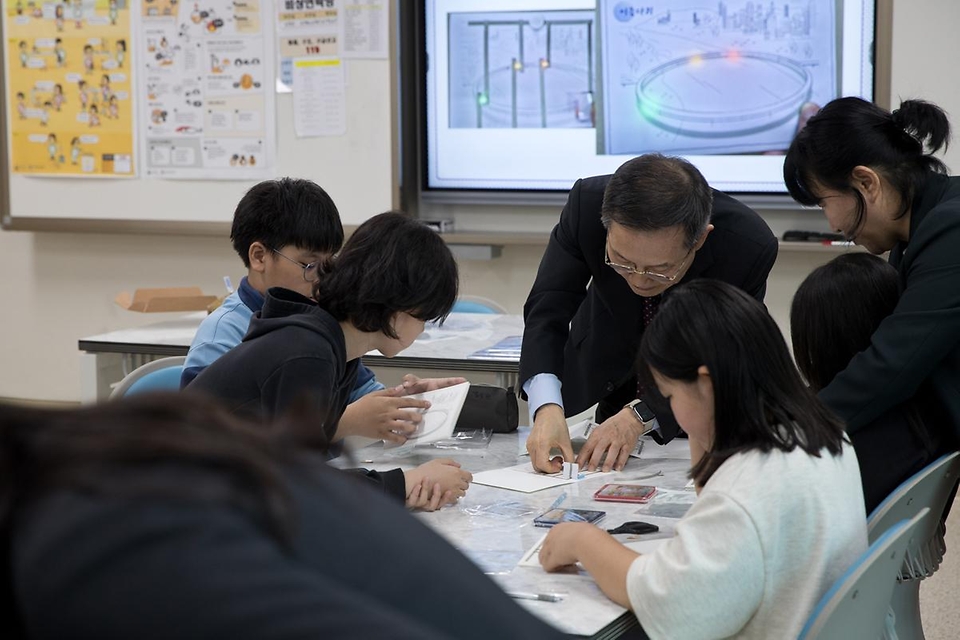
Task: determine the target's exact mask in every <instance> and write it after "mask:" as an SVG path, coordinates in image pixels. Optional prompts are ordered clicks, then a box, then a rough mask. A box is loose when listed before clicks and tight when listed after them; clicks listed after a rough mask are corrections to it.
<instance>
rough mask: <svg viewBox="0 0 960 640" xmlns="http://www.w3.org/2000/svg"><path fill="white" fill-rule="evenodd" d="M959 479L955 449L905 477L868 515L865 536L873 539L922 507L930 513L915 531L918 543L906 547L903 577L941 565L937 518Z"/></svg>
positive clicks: (923, 574) (927, 572) (919, 574)
mask: <svg viewBox="0 0 960 640" xmlns="http://www.w3.org/2000/svg"><path fill="white" fill-rule="evenodd" d="M958 481H960V452H957V451H954V452H953V453H949V454H946V455H944V456H941V457H939V458H937V459H936V460H934V461H933V462H931V463H930V464H928V465H927V466H926V467H924V468H923V469H921V470H920V471H918V472H917V473H915V474H914V475H913V476H911V477H909V478H907V479H906V480H904V481H903V482H902V483H901V484H900V486H899V487H897V488H896V489H895V490H894V491H893V493H891V494H890V495H889V496H887V498H886V499H885V500H884V501H883V502H881V503H880V504H879V505H878V506H877V508H876V509H874V510H873V513H871V514H870V516H869V517H868V518H867V536H868V537H869V539H870V540H871V541H872V540H874V539H876V538H878V537H879V536H881V535H883V532H884V531H886V530H887V529H888V528H890V526H891V525H892V524H894V523H895V522H899V521H900V520H905V519H908V518H912V517H913V516H914V515H915V514H916V513H917V512H918V511H919V510H920V509H922V508H924V507H929V509H930V511H931V513H933V517H932V518H930V519H929V521H928V522H926V523H925V524H924V527H925V528H924V530H923V531H920V532H919V533H918V535H917V545H916V546H914V547H910V548H909V549H908V550H907V560H906V562H905V563H904V568H903V577H904V578H924V577H927V576H929V575H931V574H932V573H933V572H934V571H936V570H937V568H938V567H939V566H940V562H941V561H942V560H943V549H942V544H940V535H939V529H940V526H941V525H940V519H941V515H942V514H943V511H944V509H945V508H946V505H947V500H949V499H950V496H951V495H953V490H954V488H955V487H956V486H957V482H958Z"/></svg>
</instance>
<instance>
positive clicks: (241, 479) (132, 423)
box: [0, 393, 323, 637]
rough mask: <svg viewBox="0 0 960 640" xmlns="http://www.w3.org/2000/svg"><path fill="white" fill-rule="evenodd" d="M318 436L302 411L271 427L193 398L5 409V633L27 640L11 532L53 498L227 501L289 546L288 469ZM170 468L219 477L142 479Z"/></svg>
mask: <svg viewBox="0 0 960 640" xmlns="http://www.w3.org/2000/svg"><path fill="white" fill-rule="evenodd" d="M317 431H319V430H318V429H317V428H316V424H315V422H313V421H312V418H311V417H310V414H308V413H306V412H304V411H301V410H295V411H294V412H292V413H291V414H290V416H289V417H287V418H284V419H282V420H280V421H278V422H276V423H274V425H273V426H272V427H269V428H265V427H264V425H262V424H260V423H252V422H248V421H246V420H244V419H242V418H240V417H237V416H235V415H233V414H231V413H230V412H228V411H227V410H225V409H223V408H221V407H220V406H218V405H217V403H216V402H215V401H214V400H212V399H211V398H209V397H206V396H202V395H200V394H189V393H185V394H172V393H152V394H146V393H144V394H141V395H136V396H131V397H130V398H125V399H122V400H119V401H113V402H108V403H103V404H99V405H92V406H85V407H81V408H71V409H50V408H36V407H24V406H16V405H11V404H3V403H0V554H2V555H0V620H3V621H5V623H4V624H2V625H0V627H3V628H4V630H5V631H7V632H8V633H9V632H10V629H11V628H12V629H13V630H14V632H13V637H21V635H22V637H26V636H25V634H24V632H23V630H22V628H21V629H18V627H22V622H21V621H20V619H19V615H18V614H17V612H16V610H15V600H14V596H13V584H12V572H11V569H12V568H11V565H10V563H11V553H10V552H11V543H12V534H13V527H14V522H15V520H16V518H17V516H18V514H20V513H21V512H23V511H25V510H26V509H27V508H29V506H30V505H31V504H32V503H33V502H35V501H36V500H37V499H39V498H42V497H43V496H44V495H45V494H47V493H49V492H53V491H57V490H71V491H82V492H90V493H96V494H100V495H110V496H117V497H126V498H131V499H136V498H138V497H151V496H153V497H161V498H165V499H175V500H194V501H206V502H219V503H223V502H225V503H229V504H233V505H235V506H237V507H239V508H241V509H244V510H245V511H247V512H248V513H250V514H251V516H252V517H253V518H254V519H255V520H256V521H257V522H259V523H261V524H262V526H263V527H264V529H265V530H266V531H267V532H268V533H269V534H270V535H272V536H274V537H275V538H276V539H277V540H278V541H279V542H280V543H281V544H285V545H288V544H290V543H291V542H292V539H293V535H294V529H295V526H296V513H295V505H294V502H293V499H292V496H291V495H290V493H289V490H288V489H287V488H286V485H285V484H284V482H283V479H282V469H283V467H284V466H286V463H288V462H292V461H294V460H295V456H296V451H297V450H298V447H297V446H296V445H302V444H306V445H308V446H310V447H313V448H320V449H322V448H323V446H322V445H321V446H320V447H316V446H315V440H316V436H315V434H316V432H317ZM171 464H173V465H178V466H179V467H181V468H184V467H195V468H197V469H201V470H204V469H205V470H212V471H214V472H215V473H216V476H211V479H210V482H208V483H202V484H197V481H196V477H195V476H192V475H191V476H189V477H190V478H191V479H190V480H189V481H184V480H183V479H182V478H181V477H180V476H179V475H177V474H169V475H153V474H151V475H143V474H142V472H143V471H145V470H146V469H148V468H149V467H150V466H152V465H171ZM321 466H322V465H321ZM313 467H315V465H311V469H313ZM123 471H128V473H126V474H125V475H123V476H122V481H119V482H118V476H117V473H116V472H123ZM18 631H19V633H20V635H17V632H18Z"/></svg>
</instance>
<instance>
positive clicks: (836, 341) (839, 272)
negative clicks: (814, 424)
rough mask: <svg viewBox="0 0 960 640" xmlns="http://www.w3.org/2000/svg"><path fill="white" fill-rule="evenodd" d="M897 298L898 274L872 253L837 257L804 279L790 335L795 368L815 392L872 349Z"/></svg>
mask: <svg viewBox="0 0 960 640" xmlns="http://www.w3.org/2000/svg"><path fill="white" fill-rule="evenodd" d="M899 298H900V279H899V276H898V275H897V270H896V269H894V268H893V267H892V266H890V265H889V264H887V263H886V262H884V261H883V260H882V259H881V258H878V257H877V256H872V255H870V254H868V253H848V254H844V255H842V256H838V257H836V258H834V259H833V260H831V261H830V262H828V263H827V264H825V265H822V266H820V267H817V268H816V269H814V270H813V271H812V272H811V273H810V275H808V276H807V277H806V279H805V280H804V281H803V283H801V285H800V287H799V288H798V289H797V292H796V293H795V294H794V296H793V303H792V304H791V305H790V334H791V337H792V341H793V355H794V358H796V360H797V366H798V367H799V368H800V373H802V374H803V377H804V378H806V379H807V382H808V383H809V384H810V386H811V387H812V388H813V390H814V391H819V390H820V389H822V388H824V387H825V386H827V385H828V384H830V381H831V380H833V377H834V376H835V375H837V374H838V373H840V372H841V371H843V370H844V369H846V367H847V364H849V362H850V359H851V358H853V356H855V355H857V354H858V353H860V352H861V351H863V350H864V349H866V348H867V347H868V346H870V338H871V337H872V336H873V332H874V331H876V329H877V327H878V326H879V325H880V322H881V321H882V320H883V319H884V318H886V317H887V316H888V315H890V314H891V313H893V309H894V307H896V306H897V301H898V300H899ZM840 309H842V310H843V311H842V313H840V312H839V311H838V310H840Z"/></svg>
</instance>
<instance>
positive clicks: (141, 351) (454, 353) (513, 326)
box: [78, 312, 523, 402]
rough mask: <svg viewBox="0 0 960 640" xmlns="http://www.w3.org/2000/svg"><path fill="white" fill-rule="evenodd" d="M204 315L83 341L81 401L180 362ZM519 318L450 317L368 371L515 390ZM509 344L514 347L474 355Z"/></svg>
mask: <svg viewBox="0 0 960 640" xmlns="http://www.w3.org/2000/svg"><path fill="white" fill-rule="evenodd" d="M204 317H206V313H204V312H198V313H190V314H184V315H181V316H178V317H176V318H173V319H170V320H163V321H161V322H156V323H153V324H148V325H144V326H142V327H136V328H133V329H121V330H118V331H111V332H109V333H102V334H99V335H94V336H88V337H86V338H81V339H80V340H79V343H78V347H79V349H80V351H81V352H82V353H81V367H80V383H81V384H80V387H81V400H82V401H84V402H93V401H96V400H99V399H102V398H105V397H107V396H108V395H109V394H110V389H111V385H113V384H115V383H116V382H118V381H120V380H121V379H122V378H123V376H125V375H126V374H128V373H130V372H131V371H133V370H134V369H136V368H137V367H139V366H141V365H143V364H145V363H146V362H149V361H150V360H154V359H156V358H159V357H165V356H184V355H186V354H187V350H188V349H189V348H190V343H191V342H192V341H193V336H194V334H196V332H197V327H199V326H200V323H201V322H202V321H203V319H204ZM522 335H523V317H522V316H518V315H506V314H485V313H451V314H450V316H449V317H448V318H447V319H446V321H445V322H444V323H443V324H442V325H435V324H428V325H427V326H426V328H425V330H424V332H423V334H421V335H420V337H419V338H417V340H416V341H415V342H414V343H413V344H412V345H411V346H410V347H409V348H407V349H406V350H404V351H403V353H401V354H400V355H398V356H397V357H395V358H386V357H384V356H382V355H380V354H379V353H375V352H374V353H369V354H367V355H365V356H364V357H363V362H364V363H365V364H366V365H367V366H371V367H391V368H403V369H428V370H435V371H436V370H452V371H457V372H462V373H463V374H464V375H469V374H470V373H472V372H490V373H493V374H495V376H496V384H497V385H499V386H501V387H514V388H516V386H517V374H518V372H519V367H520V352H519V348H514V346H515V345H518V344H519V338H520V336H522ZM504 340H506V341H508V342H510V344H511V345H512V346H510V347H509V348H506V349H497V350H495V351H493V352H490V351H487V352H486V353H480V354H478V353H477V352H480V351H484V350H488V349H489V348H490V347H493V346H494V345H496V344H498V343H500V342H501V341H504Z"/></svg>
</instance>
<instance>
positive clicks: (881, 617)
mask: <svg viewBox="0 0 960 640" xmlns="http://www.w3.org/2000/svg"><path fill="white" fill-rule="evenodd" d="M929 520H936V518H935V517H933V515H932V514H931V512H930V509H922V510H921V511H920V513H917V514H916V515H914V517H913V518H911V519H910V520H902V521H900V522H898V523H896V524H894V525H893V526H891V527H890V528H888V529H887V530H886V531H885V532H884V533H883V535H881V536H880V537H878V538H877V539H876V540H875V541H874V542H873V543H871V544H870V547H869V548H868V549H867V551H866V552H865V553H864V554H863V555H861V556H860V557H859V558H858V559H857V560H856V562H854V563H853V566H851V567H850V568H849V569H847V571H846V572H845V573H844V574H843V575H842V576H840V578H839V579H838V580H837V581H836V582H835V583H834V584H833V586H832V587H831V588H830V590H828V591H827V592H826V593H825V594H823V597H822V598H820V601H819V602H818V603H817V606H816V607H814V609H813V612H812V613H811V614H810V617H809V618H808V619H807V623H806V624H805V625H804V626H803V630H802V631H801V632H800V638H799V640H840V639H843V640H877V639H878V638H881V637H883V634H884V631H885V629H886V628H887V612H888V610H889V608H890V598H891V596H892V595H893V590H894V587H896V584H897V573H898V572H899V571H900V566H901V565H902V564H903V558H904V555H905V554H906V551H907V547H909V546H910V545H912V544H914V543H915V542H916V541H917V539H918V533H919V531H920V530H921V529H922V528H923V527H924V525H925V524H926V522H927V521H929Z"/></svg>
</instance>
